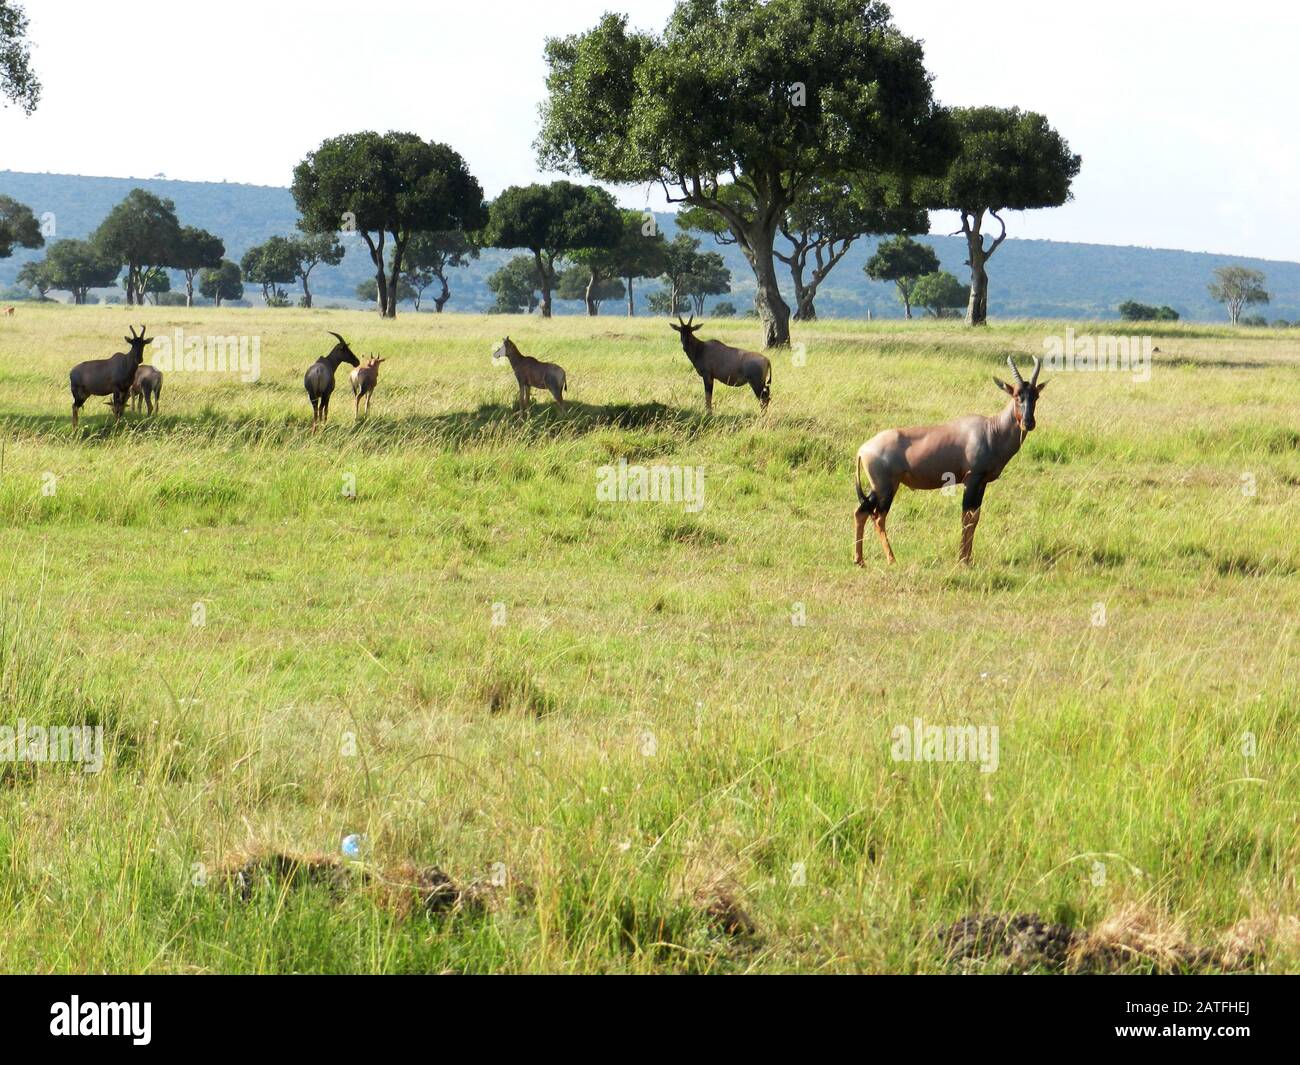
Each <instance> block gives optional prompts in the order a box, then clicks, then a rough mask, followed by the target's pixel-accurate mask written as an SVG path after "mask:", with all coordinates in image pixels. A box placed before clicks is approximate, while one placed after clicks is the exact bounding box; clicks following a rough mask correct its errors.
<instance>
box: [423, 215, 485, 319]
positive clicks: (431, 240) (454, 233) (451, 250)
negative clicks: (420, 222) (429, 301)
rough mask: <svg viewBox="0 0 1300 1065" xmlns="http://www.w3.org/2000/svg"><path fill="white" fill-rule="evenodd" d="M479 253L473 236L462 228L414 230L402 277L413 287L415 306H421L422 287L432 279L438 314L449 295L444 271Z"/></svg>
mask: <svg viewBox="0 0 1300 1065" xmlns="http://www.w3.org/2000/svg"><path fill="white" fill-rule="evenodd" d="M478 257H479V246H478V243H477V241H476V240H475V238H474V237H472V236H471V235H470V234H468V233H466V232H465V231H464V230H461V229H448V230H443V231H441V232H424V233H416V234H415V235H414V236H413V237H412V238H411V243H410V244H409V245H407V248H406V269H405V277H406V280H407V283H408V284H410V286H411V288H412V289H414V290H415V293H416V296H415V309H416V310H417V311H418V310H419V309H420V300H421V299H422V297H423V293H424V290H425V289H427V288H428V287H429V286H430V285H432V284H433V283H434V282H435V281H436V282H437V283H438V287H439V291H438V292H436V293H435V295H434V297H433V310H434V313H435V314H441V313H442V309H443V307H445V306H446V305H447V301H448V300H449V299H451V285H450V284H449V283H448V280H447V275H448V274H449V273H450V272H451V271H452V270H459V269H461V268H462V267H465V266H468V265H469V263H470V262H471V261H473V260H475V259H477V258H478Z"/></svg>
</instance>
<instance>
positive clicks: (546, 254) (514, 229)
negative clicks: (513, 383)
mask: <svg viewBox="0 0 1300 1065" xmlns="http://www.w3.org/2000/svg"><path fill="white" fill-rule="evenodd" d="M622 225H623V220H622V215H620V214H619V210H618V207H616V206H615V204H614V197H613V196H611V195H610V194H609V193H608V192H606V191H605V190H604V189H601V188H597V187H596V186H595V185H575V184H574V183H573V182H571V181H553V182H551V183H550V184H549V185H511V186H510V187H509V188H508V189H505V190H504V191H503V192H502V193H501V195H500V196H498V197H497V198H496V199H495V200H493V201H492V206H491V209H490V211H489V214H488V224H487V229H486V230H485V231H484V233H483V242H484V244H486V245H488V246H489V247H492V248H527V249H528V251H530V252H532V255H533V264H534V266H535V267H536V269H537V286H538V288H539V289H540V290H541V293H542V317H543V318H549V317H550V316H551V289H552V288H554V287H555V281H556V274H555V262H556V260H557V259H560V258H563V257H564V256H565V255H567V254H569V253H571V252H576V251H579V250H582V249H585V248H610V247H613V246H614V244H615V243H616V242H617V241H618V239H619V235H620V233H621V230H622Z"/></svg>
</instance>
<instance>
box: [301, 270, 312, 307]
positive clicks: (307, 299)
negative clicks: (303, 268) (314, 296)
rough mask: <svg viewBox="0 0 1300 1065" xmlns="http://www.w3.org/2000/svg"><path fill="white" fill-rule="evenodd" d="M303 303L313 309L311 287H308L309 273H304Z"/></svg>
mask: <svg viewBox="0 0 1300 1065" xmlns="http://www.w3.org/2000/svg"><path fill="white" fill-rule="evenodd" d="M302 305H303V306H304V307H306V308H307V309H308V310H311V289H309V288H308V287H307V275H306V274H303V275H302Z"/></svg>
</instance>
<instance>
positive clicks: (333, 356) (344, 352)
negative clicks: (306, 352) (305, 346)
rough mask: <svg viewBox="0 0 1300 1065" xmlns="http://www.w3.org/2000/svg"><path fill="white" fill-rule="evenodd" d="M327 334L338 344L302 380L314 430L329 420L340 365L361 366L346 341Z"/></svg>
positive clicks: (313, 364)
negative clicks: (309, 403) (309, 401)
mask: <svg viewBox="0 0 1300 1065" xmlns="http://www.w3.org/2000/svg"><path fill="white" fill-rule="evenodd" d="M326 332H328V333H329V335H330V336H332V337H335V338H337V340H338V343H337V344H335V345H334V347H332V348H331V349H330V353H329V354H328V355H322V356H321V357H320V358H319V359H317V360H316V361H315V362H314V363H312V364H311V366H310V367H308V369H307V372H306V373H305V374H304V375H303V378H302V383H303V387H304V388H306V389H307V398H308V399H310V400H311V427H312V428H313V429H315V428H316V426H317V425H318V424H320V423H323V422H326V421H328V420H329V416H330V396H331V395H333V393H334V373H335V371H336V370H338V368H339V364H340V363H344V362H346V363H347V364H348V365H349V366H360V365H361V363H360V362H359V361H358V360H357V357H356V356H355V355H353V354H352V349H351V348H350V347H348V342H347V341H346V340H344V339H343V338H342V337H341V336H339V335H338V333H335V332H334V331H333V330H326Z"/></svg>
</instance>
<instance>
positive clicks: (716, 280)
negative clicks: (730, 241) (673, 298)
mask: <svg viewBox="0 0 1300 1065" xmlns="http://www.w3.org/2000/svg"><path fill="white" fill-rule="evenodd" d="M730 291H731V271H730V270H728V269H727V264H726V263H725V262H723V259H722V256H721V255H719V254H718V253H717V252H716V251H706V252H701V253H700V254H699V255H698V256H696V259H695V265H694V266H693V267H692V268H691V270H690V272H689V273H688V274H687V275H686V280H685V283H684V284H683V285H682V295H684V296H685V297H686V298H687V300H689V301H690V304H691V306H692V307H693V308H694V310H695V313H696V314H699V315H702V314H703V313H704V300H705V299H706V297H708V296H725V295H727V294H728V293H729V292H730Z"/></svg>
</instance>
